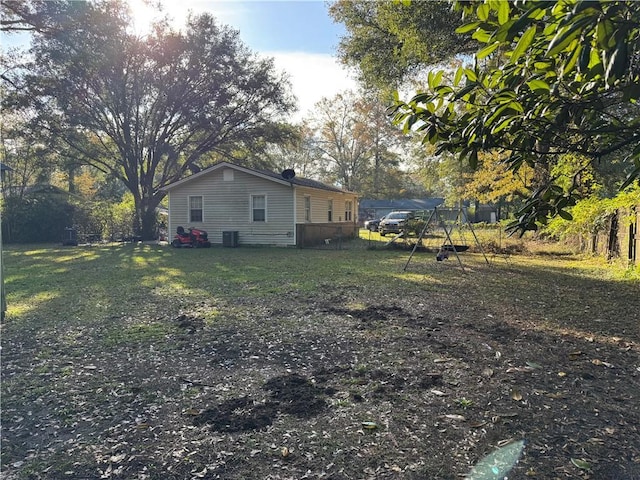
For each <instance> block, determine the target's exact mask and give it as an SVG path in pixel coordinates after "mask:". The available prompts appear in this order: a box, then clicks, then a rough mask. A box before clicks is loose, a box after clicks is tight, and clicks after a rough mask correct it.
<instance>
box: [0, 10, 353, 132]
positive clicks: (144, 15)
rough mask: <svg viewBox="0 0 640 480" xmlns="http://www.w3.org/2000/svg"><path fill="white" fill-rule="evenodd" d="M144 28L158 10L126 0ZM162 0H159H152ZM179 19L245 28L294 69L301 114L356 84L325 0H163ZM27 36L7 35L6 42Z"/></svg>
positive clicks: (281, 65)
mask: <svg viewBox="0 0 640 480" xmlns="http://www.w3.org/2000/svg"><path fill="white" fill-rule="evenodd" d="M127 1H128V2H129V4H130V7H131V9H132V11H133V14H134V17H135V19H136V28H137V29H139V30H140V31H141V32H144V30H145V28H147V27H148V25H149V23H150V21H151V19H152V18H153V17H154V16H157V15H158V14H159V12H158V10H157V8H152V7H150V6H149V1H148V0H127ZM150 1H151V2H157V1H158V0H150ZM160 2H161V3H162V5H163V9H164V12H165V13H166V14H168V15H169V16H170V17H172V18H173V19H174V25H175V26H176V27H180V26H182V25H184V23H185V20H186V17H187V15H188V14H189V12H192V13H201V12H210V13H211V14H212V15H214V16H215V17H216V18H218V20H219V21H220V23H223V24H225V25H229V26H230V27H233V28H235V29H236V30H239V31H240V38H241V39H242V41H243V42H244V43H245V44H246V45H247V46H248V47H249V48H251V50H253V51H255V52H257V53H259V54H261V55H265V56H269V57H273V58H274V59H275V63H276V67H277V68H278V69H280V70H284V71H286V72H287V73H288V74H289V77H290V80H291V83H292V85H293V93H294V94H295V95H296V97H297V98H298V105H299V108H300V111H299V112H298V114H296V115H295V116H294V117H293V120H300V119H301V118H302V117H303V116H304V115H305V114H307V112H309V111H310V110H311V109H312V108H313V106H314V105H315V103H316V102H318V101H320V100H321V99H322V98H323V97H332V96H333V95H335V94H336V93H339V92H342V91H345V90H347V89H355V88H357V85H356V82H355V80H354V79H353V75H352V74H351V73H349V72H348V71H347V70H346V69H345V68H344V67H343V66H342V65H340V64H339V62H338V60H337V58H336V56H335V53H336V49H337V45H338V42H339V40H340V36H341V35H343V34H344V32H345V30H344V27H343V26H342V25H339V24H335V23H333V21H332V19H331V18H330V17H329V14H328V12H327V9H328V7H327V5H326V3H325V1H324V0H248V1H247V0H160ZM20 38H23V39H24V36H23V37H19V36H15V35H11V36H6V35H4V34H3V36H2V45H3V47H8V46H10V45H13V44H14V43H16V42H18V41H19V40H20Z"/></svg>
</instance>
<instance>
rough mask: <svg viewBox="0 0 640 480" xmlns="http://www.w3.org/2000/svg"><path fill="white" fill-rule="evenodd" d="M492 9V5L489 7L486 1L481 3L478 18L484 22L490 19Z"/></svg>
mask: <svg viewBox="0 0 640 480" xmlns="http://www.w3.org/2000/svg"><path fill="white" fill-rule="evenodd" d="M490 11H491V7H489V5H488V4H486V3H482V4H480V5H479V6H478V9H477V14H478V18H479V19H480V20H482V21H483V22H485V21H487V20H488V19H489V12H490Z"/></svg>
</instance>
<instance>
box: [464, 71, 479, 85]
mask: <svg viewBox="0 0 640 480" xmlns="http://www.w3.org/2000/svg"><path fill="white" fill-rule="evenodd" d="M464 74H465V75H466V76H467V78H468V79H469V81H470V82H477V81H478V76H477V75H476V72H474V71H473V70H471V69H470V68H465V69H464Z"/></svg>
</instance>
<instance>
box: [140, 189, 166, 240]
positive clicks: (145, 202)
mask: <svg viewBox="0 0 640 480" xmlns="http://www.w3.org/2000/svg"><path fill="white" fill-rule="evenodd" d="M160 198H161V197H160ZM160 198H156V197H155V196H153V197H151V198H145V197H142V198H135V207H136V215H135V219H134V231H135V234H136V236H138V237H140V238H141V239H142V240H143V241H145V240H154V239H155V236H156V224H157V216H156V207H157V206H158V204H159V203H160Z"/></svg>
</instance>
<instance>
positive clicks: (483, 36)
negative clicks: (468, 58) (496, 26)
mask: <svg viewBox="0 0 640 480" xmlns="http://www.w3.org/2000/svg"><path fill="white" fill-rule="evenodd" d="M471 38H473V39H474V40H477V41H478V42H480V43H487V42H488V41H489V40H491V34H490V33H489V32H487V31H486V30H476V31H475V32H473V35H471Z"/></svg>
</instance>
